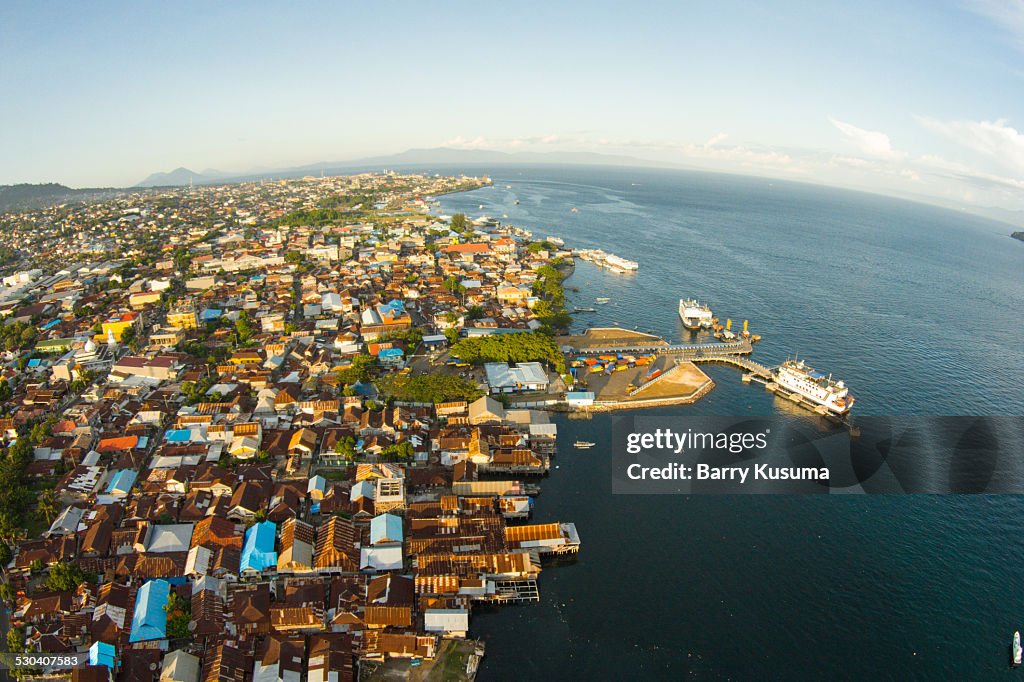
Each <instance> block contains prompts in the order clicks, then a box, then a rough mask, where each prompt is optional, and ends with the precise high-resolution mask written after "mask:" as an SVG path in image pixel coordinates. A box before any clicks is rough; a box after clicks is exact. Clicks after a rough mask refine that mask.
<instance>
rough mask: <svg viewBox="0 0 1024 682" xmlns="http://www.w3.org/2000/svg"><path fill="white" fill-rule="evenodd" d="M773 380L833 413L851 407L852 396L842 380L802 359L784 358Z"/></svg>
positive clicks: (840, 412)
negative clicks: (819, 370)
mask: <svg viewBox="0 0 1024 682" xmlns="http://www.w3.org/2000/svg"><path fill="white" fill-rule="evenodd" d="M775 380H776V381H777V382H778V384H779V386H782V387H783V388H785V389H787V390H789V391H793V392H794V393H797V394H799V395H801V396H803V397H804V398H806V399H808V400H809V401H811V402H812V403H815V404H817V405H821V406H823V407H825V408H826V409H828V410H829V411H830V412H834V413H835V414H846V413H847V412H849V411H850V408H851V407H853V401H854V397H853V396H852V395H850V389H848V388H847V387H846V385H845V384H844V383H843V382H842V381H838V380H835V379H833V378H832V375H828V376H826V375H824V374H822V373H821V372H818V371H816V370H815V369H814V368H813V367H810V366H809V365H808V364H807V363H806V362H804V361H803V360H786V361H785V362H784V363H782V364H781V365H779V369H778V370H777V371H776V374H775Z"/></svg>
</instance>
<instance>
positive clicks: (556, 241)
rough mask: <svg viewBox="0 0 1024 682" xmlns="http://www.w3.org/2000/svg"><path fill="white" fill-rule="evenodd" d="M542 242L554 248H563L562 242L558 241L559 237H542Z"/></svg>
mask: <svg viewBox="0 0 1024 682" xmlns="http://www.w3.org/2000/svg"><path fill="white" fill-rule="evenodd" d="M544 241H546V242H551V243H552V244H554V245H555V246H565V241H564V240H562V239H560V238H559V237H552V236H551V235H548V236H547V237H544Z"/></svg>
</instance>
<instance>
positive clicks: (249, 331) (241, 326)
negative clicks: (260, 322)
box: [235, 310, 255, 345]
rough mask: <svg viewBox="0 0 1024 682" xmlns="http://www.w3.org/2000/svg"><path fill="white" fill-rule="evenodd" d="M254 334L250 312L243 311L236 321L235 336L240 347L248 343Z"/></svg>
mask: <svg viewBox="0 0 1024 682" xmlns="http://www.w3.org/2000/svg"><path fill="white" fill-rule="evenodd" d="M254 333H255V332H254V331H253V328H252V318H251V317H249V312H248V311H246V310H243V311H242V312H240V313H239V314H238V319H237V320H235V335H236V336H237V338H238V343H239V345H243V344H246V343H248V342H249V340H250V339H251V338H252V337H253V334H254Z"/></svg>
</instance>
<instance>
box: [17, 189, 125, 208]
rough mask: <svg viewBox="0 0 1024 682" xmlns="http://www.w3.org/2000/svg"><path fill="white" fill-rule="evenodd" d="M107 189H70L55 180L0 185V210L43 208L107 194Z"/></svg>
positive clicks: (108, 191)
mask: <svg viewBox="0 0 1024 682" xmlns="http://www.w3.org/2000/svg"><path fill="white" fill-rule="evenodd" d="M111 191H112V190H109V189H95V188H93V189H71V188H70V187H65V186H64V185H60V184H57V183H56V182H47V183H43V184H39V185H30V184H19V185H0V211H12V210H19V209H30V208H43V207H45V206H51V205H53V204H61V203H64V202H66V201H80V200H82V199H88V198H92V197H97V196H102V195H105V194H109V193H110V192H111Z"/></svg>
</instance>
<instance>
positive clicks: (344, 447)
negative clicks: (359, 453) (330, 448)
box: [334, 436, 356, 462]
mask: <svg viewBox="0 0 1024 682" xmlns="http://www.w3.org/2000/svg"><path fill="white" fill-rule="evenodd" d="M334 452H335V454H338V455H341V456H342V457H344V458H345V459H346V460H347V461H349V462H351V461H352V460H354V459H355V458H356V439H355V438H353V437H352V436H344V437H343V438H339V439H338V442H336V443H335V444H334Z"/></svg>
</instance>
